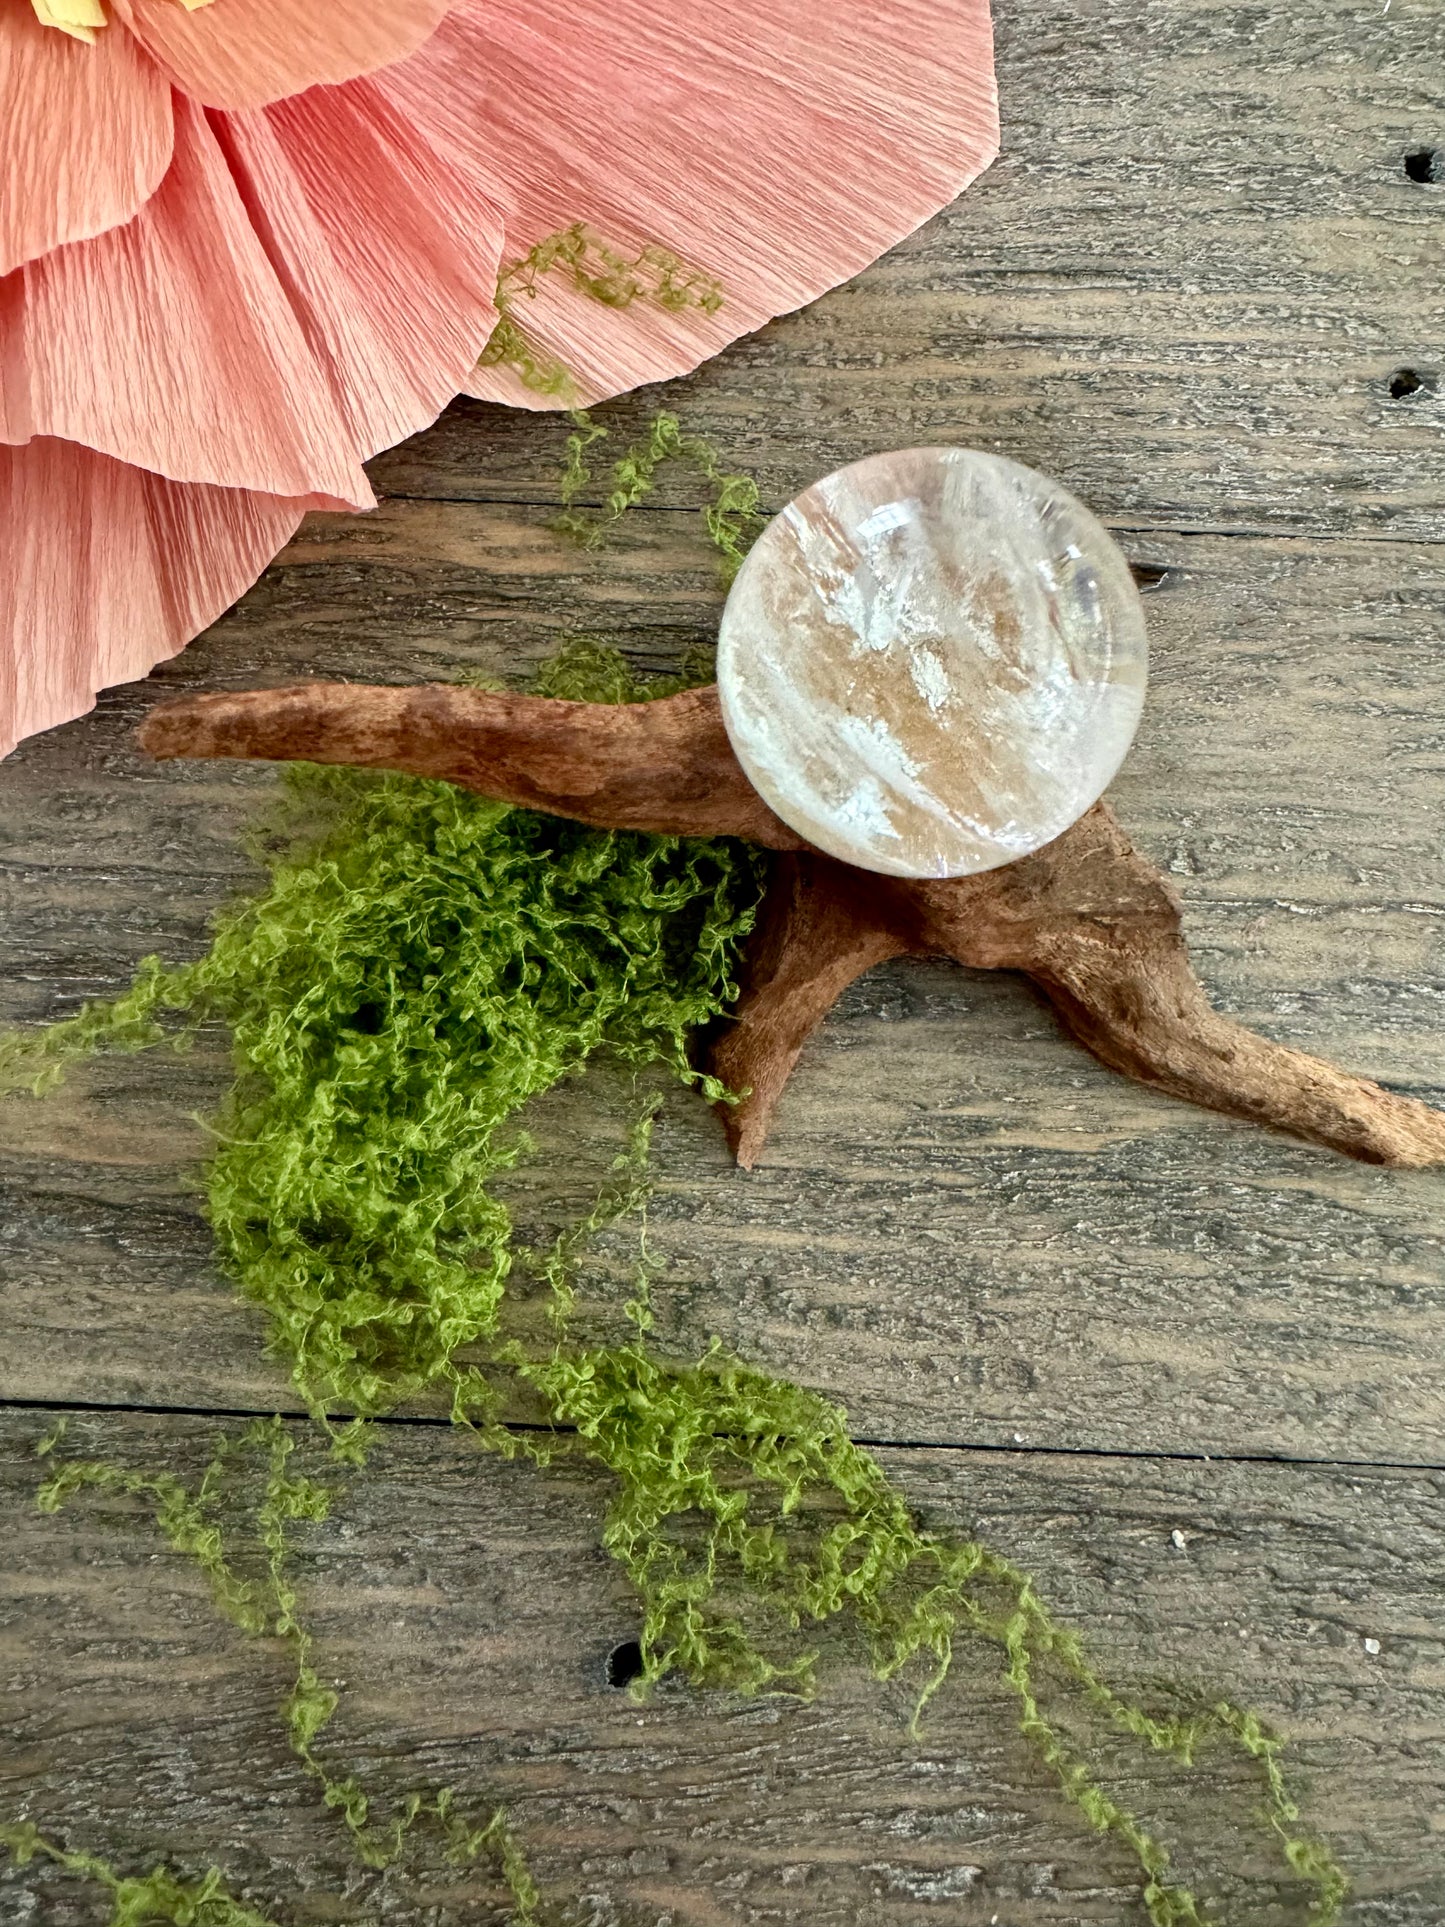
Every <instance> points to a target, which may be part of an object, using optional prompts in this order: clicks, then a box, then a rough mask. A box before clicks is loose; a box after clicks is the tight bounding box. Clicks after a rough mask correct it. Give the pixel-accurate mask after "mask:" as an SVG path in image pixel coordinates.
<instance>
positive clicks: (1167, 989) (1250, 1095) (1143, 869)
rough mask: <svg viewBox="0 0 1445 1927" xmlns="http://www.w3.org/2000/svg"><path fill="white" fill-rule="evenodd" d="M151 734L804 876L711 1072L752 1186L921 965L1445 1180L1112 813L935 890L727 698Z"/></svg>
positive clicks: (354, 699) (1403, 1109)
mask: <svg viewBox="0 0 1445 1927" xmlns="http://www.w3.org/2000/svg"><path fill="white" fill-rule="evenodd" d="M140 734H141V742H142V744H143V746H144V747H145V748H146V749H147V750H149V751H150V753H151V755H153V756H158V757H171V756H240V757H261V758H266V759H269V760H272V761H290V760H303V761H308V762H317V763H355V764H361V765H363V766H365V767H368V768H372V769H390V770H400V771H404V772H406V773H408V774H411V775H416V776H429V777H440V778H444V779H446V780H447V781H449V782H453V783H457V784H459V785H461V786H462V787H463V788H465V789H469V790H475V791H478V792H480V793H481V794H483V795H486V796H495V797H498V798H499V799H501V800H502V801H504V802H508V803H513V804H517V805H519V806H521V807H524V808H527V809H536V810H546V811H550V812H552V813H553V814H555V815H558V816H567V817H572V818H574V819H576V820H577V821H579V822H582V823H590V824H595V825H597V826H599V827H603V828H608V829H629V830H649V831H654V832H657V833H660V834H664V835H681V836H737V837H743V838H745V839H747V840H749V841H751V842H754V843H759V844H762V845H763V846H764V847H765V848H767V849H771V850H776V851H778V852H780V853H782V854H780V857H779V860H778V862H777V864H776V866H775V871H774V876H773V880H772V883H771V886H770V889H769V892H768V896H767V899H766V900H765V903H764V906H763V909H762V911H761V913H760V917H759V924H758V928H757V930H756V932H755V933H754V937H753V940H752V944H751V947H750V951H749V956H748V959H747V972H746V981H745V985H744V991H743V996H742V999H741V1001H740V1003H739V1006H738V1010H737V1016H736V1021H735V1022H734V1023H733V1025H732V1026H731V1027H730V1028H729V1030H728V1031H727V1032H726V1033H725V1034H724V1035H723V1036H722V1038H721V1039H720V1040H719V1042H718V1043H717V1045H716V1047H715V1049H714V1052H713V1068H714V1070H715V1071H716V1073H717V1075H718V1076H719V1077H720V1078H722V1080H723V1081H724V1082H725V1083H726V1084H727V1085H728V1087H729V1088H730V1089H732V1090H736V1091H746V1092H747V1095H746V1096H745V1097H743V1098H742V1100H741V1102H740V1103H738V1104H737V1105H736V1106H729V1107H724V1110H723V1117H724V1123H725V1125H726V1128H727V1132H728V1138H729V1141H730V1143H731V1144H732V1146H733V1149H734V1151H735V1152H736V1154H737V1157H738V1160H739V1162H740V1163H742V1164H744V1165H746V1166H751V1164H752V1163H753V1161H754V1160H755V1159H756V1157H757V1155H758V1153H759V1151H760V1150H761V1149H762V1145H763V1142H764V1140H765V1138H766V1136H767V1132H768V1127H769V1124H770V1122H771V1119H772V1115H773V1111H774V1108H775V1106H776V1104H777V1101H778V1098H779V1096H780V1095H781V1093H782V1090H783V1087H784V1086H785V1084H786V1083H787V1080H788V1077H789V1076H790V1074H791V1072H792V1069H793V1066H794V1064H795V1063H796V1062H797V1059H798V1054H799V1052H800V1051H801V1049H802V1047H803V1044H804V1042H805V1041H806V1039H807V1037H808V1035H809V1033H810V1032H811V1031H812V1030H813V1029H814V1028H815V1026H816V1025H817V1024H818V1023H819V1022H820V1021H821V1019H822V1018H823V1016H824V1015H825V1014H826V1013H827V1011H828V1010H829V1009H830V1008H831V1006H832V1005H833V1003H834V1002H835V1001H836V1000H837V998H838V997H839V996H840V995H841V993H842V992H843V991H844V990H845V989H846V988H847V986H848V985H849V984H850V983H851V982H852V981H853V980H854V979H855V978H856V977H858V976H860V975H861V974H862V973H863V972H864V971H866V970H869V969H871V968H872V966H873V965H874V964H876V963H881V962H882V961H883V960H884V959H885V958H888V957H894V956H898V955H901V954H904V953H918V954H934V955H943V956H949V957H954V958H957V959H958V961H959V962H961V963H965V964H969V965H972V966H973V967H975V968H978V969H984V970H1018V971H1022V972H1023V973H1024V974H1025V975H1027V976H1028V977H1030V978H1031V979H1032V980H1033V982H1034V983H1035V984H1037V985H1038V987H1039V988H1040V990H1042V991H1043V993H1044V995H1045V996H1046V997H1048V999H1049V1000H1050V1002H1051V1003H1052V1004H1053V1006H1054V1009H1055V1010H1056V1011H1057V1013H1058V1015H1059V1018H1060V1020H1061V1022H1062V1023H1063V1025H1064V1027H1065V1029H1066V1030H1067V1031H1069V1033H1070V1034H1071V1035H1072V1036H1074V1037H1075V1038H1077V1039H1078V1041H1079V1042H1080V1043H1081V1044H1083V1045H1084V1046H1085V1047H1086V1048H1087V1049H1089V1050H1090V1051H1092V1052H1093V1054H1094V1055H1095V1056H1096V1057H1097V1058H1099V1060H1100V1061H1101V1062H1102V1063H1105V1064H1107V1065H1109V1066H1110V1068H1111V1069H1113V1070H1117V1071H1121V1072H1122V1073H1123V1074H1124V1075H1125V1076H1126V1077H1132V1078H1134V1079H1136V1080H1137V1081H1138V1082H1140V1083H1142V1084H1148V1085H1151V1086H1152V1087H1153V1088H1155V1089H1156V1090H1162V1091H1167V1092H1169V1093H1170V1094H1171V1095H1172V1096H1175V1097H1180V1098H1184V1099H1186V1100H1187V1101H1188V1102H1190V1103H1193V1104H1201V1105H1205V1106H1208V1107H1209V1108H1210V1109H1212V1110H1218V1111H1227V1112H1230V1113H1232V1114H1233V1115H1235V1116H1238V1117H1245V1118H1251V1119H1253V1120H1254V1121H1256V1122H1258V1123H1262V1124H1270V1125H1274V1126H1276V1127H1278V1128H1279V1129H1280V1130H1284V1131H1289V1132H1291V1133H1293V1134H1294V1135H1295V1136H1296V1137H1303V1138H1308V1139H1311V1140H1313V1141H1314V1142H1315V1143H1318V1144H1324V1145H1328V1146H1329V1147H1330V1148H1331V1149H1333V1150H1336V1151H1342V1152H1344V1153H1345V1154H1346V1155H1347V1156H1349V1157H1355V1158H1362V1159H1365V1160H1367V1161H1368V1162H1371V1163H1376V1164H1393V1165H1427V1164H1439V1163H1445V1115H1442V1114H1441V1113H1440V1112H1438V1111H1433V1110H1431V1109H1430V1108H1429V1106H1428V1105H1425V1104H1421V1103H1418V1102H1417V1101H1416V1100H1415V1099H1413V1098H1408V1097H1401V1096H1398V1095H1396V1094H1395V1093H1393V1092H1390V1091H1385V1090H1382V1089H1381V1088H1380V1086H1379V1085H1377V1084H1371V1083H1369V1082H1368V1081H1367V1080H1366V1079H1364V1078H1359V1077H1352V1076H1351V1075H1350V1074H1349V1073H1348V1072H1346V1071H1342V1070H1339V1069H1337V1068H1336V1067H1335V1066H1334V1065H1332V1064H1327V1063H1325V1062H1323V1061H1322V1060H1320V1059H1318V1058H1314V1057H1308V1056H1306V1055H1305V1054H1304V1053H1303V1052H1301V1051H1295V1050H1290V1049H1288V1048H1287V1047H1286V1046H1284V1045H1282V1044H1274V1043H1271V1042H1270V1041H1269V1040H1268V1039H1266V1038H1263V1037H1260V1036H1258V1035H1257V1034H1256V1033H1254V1032H1253V1031H1250V1030H1246V1029H1245V1028H1244V1026H1243V1025H1240V1024H1236V1023H1233V1022H1231V1021H1230V1020H1229V1019H1228V1018H1225V1017H1222V1016H1221V1015H1220V1014H1219V1013H1218V1012H1217V1011H1216V1010H1214V1009H1213V1008H1212V1007H1211V1005H1210V1003H1209V1000H1208V998H1207V996H1206V995H1205V992H1204V989H1203V986H1202V985H1201V984H1200V983H1199V981H1198V979H1197V978H1196V976H1195V975H1194V972H1193V969H1192V968H1191V966H1190V963H1189V957H1188V952H1187V950H1186V949H1185V944H1184V936H1183V929H1182V920H1181V915H1180V906H1179V902H1178V899H1177V898H1176V896H1175V894H1174V892H1173V890H1172V889H1171V888H1170V886H1169V884H1168V882H1167V881H1166V880H1165V878H1164V877H1163V876H1162V875H1161V874H1160V873H1159V871H1158V870H1156V869H1155V868H1154V866H1153V865H1152V864H1150V863H1148V862H1147V861H1146V860H1145V859H1144V858H1143V857H1141V856H1140V855H1139V853H1138V852H1137V851H1136V850H1135V849H1134V847H1133V845H1132V844H1131V843H1130V842H1129V839H1128V837H1127V836H1125V834H1124V832H1123V831H1122V830H1121V829H1120V827H1119V825H1118V823H1117V822H1116V821H1115V819H1114V817H1113V815H1112V814H1111V812H1110V811H1109V810H1108V809H1107V808H1106V807H1105V806H1104V805H1103V804H1096V805H1095V807H1094V808H1093V809H1092V810H1090V811H1089V813H1088V814H1087V815H1086V816H1084V817H1083V818H1082V819H1081V820H1080V821H1079V822H1078V823H1076V824H1075V825H1074V826H1073V827H1072V828H1071V829H1069V830H1067V831H1066V832H1065V833H1064V835H1063V836H1061V837H1059V838H1058V839H1057V840H1056V841H1055V842H1054V843H1051V844H1050V845H1049V846H1048V847H1047V848H1046V849H1043V850H1039V851H1036V852H1035V853H1034V854H1033V855H1032V856H1028V857H1024V858H1022V859H1021V860H1020V861H1019V862H1017V863H1012V864H1009V865H1008V866H1007V867H1006V868H1004V869H1001V870H993V871H989V872H987V873H986V874H984V875H982V876H974V877H959V878H954V879H951V880H947V881H941V882H913V881H908V880H900V879H896V878H887V877H881V876H876V875H874V874H873V873H871V872H869V871H864V870H858V869H854V868H852V867H851V866H849V865H847V864H843V863H838V862H835V861H834V860H833V859H832V858H830V857H825V856H823V855H822V854H821V853H819V852H818V851H816V850H813V849H811V848H810V847H809V846H808V845H807V844H806V843H804V842H803V840H802V839H801V838H800V837H799V836H797V835H796V834H795V833H794V832H793V831H792V830H790V829H789V828H788V827H787V825H786V824H785V823H783V822H782V821H781V820H780V819H779V818H778V817H777V816H775V815H774V814H773V812H772V810H771V809H769V807H768V806H767V804H766V803H765V802H764V801H763V799H762V798H761V797H760V796H759V795H758V793H757V791H756V790H754V789H753V787H752V785H751V784H750V783H749V782H748V780H747V777H746V776H745V775H744V774H743V770H742V767H741V765H740V764H739V763H738V760H737V758H736V756H735V755H734V754H733V750H732V746H731V744H730V743H729V741H728V738H727V732H726V730H725V729H724V727H723V721H722V712H721V709H720V706H719V703H718V696H717V691H716V689H696V690H689V691H686V692H685V693H684V694H682V695H679V696H671V697H668V698H666V699H664V700H662V701H659V702H653V703H638V704H627V705H612V704H597V703H576V702H560V701H556V700H553V699H550V698H547V697H536V696H512V695H492V694H487V693H484V692H482V691H478V690H469V689H457V688H452V687H448V686H446V685H431V686H426V687H423V688H416V689H377V688H367V687H362V686H357V685H353V684H349V683H308V684H304V685H301V686H299V687H295V688H289V689H269V690H254V691H250V692H248V693H245V694H241V695H213V696H197V697H188V698H186V699H185V700H183V701H181V702H175V703H167V704H165V705H164V706H162V707H161V708H158V709H156V710H153V711H152V712H151V715H150V716H149V718H148V719H147V721H146V722H145V724H144V725H143V727H142V729H141V733H140Z"/></svg>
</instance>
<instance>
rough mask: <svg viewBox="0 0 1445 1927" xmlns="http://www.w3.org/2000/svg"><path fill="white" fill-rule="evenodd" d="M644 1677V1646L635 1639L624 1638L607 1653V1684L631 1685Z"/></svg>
mask: <svg viewBox="0 0 1445 1927" xmlns="http://www.w3.org/2000/svg"><path fill="white" fill-rule="evenodd" d="M641 1678H642V1647H641V1646H640V1645H639V1644H638V1642H637V1641H636V1640H635V1639H624V1640H623V1642H622V1644H621V1645H620V1646H614V1647H613V1648H612V1651H611V1652H610V1653H609V1654H608V1655H607V1684H608V1685H609V1686H630V1685H631V1684H632V1682H633V1680H635V1679H641Z"/></svg>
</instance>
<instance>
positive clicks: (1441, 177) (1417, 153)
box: [1405, 147, 1445, 187]
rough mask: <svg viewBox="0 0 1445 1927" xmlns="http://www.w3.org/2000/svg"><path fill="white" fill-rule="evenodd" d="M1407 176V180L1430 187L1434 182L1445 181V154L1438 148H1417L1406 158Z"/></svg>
mask: <svg viewBox="0 0 1445 1927" xmlns="http://www.w3.org/2000/svg"><path fill="white" fill-rule="evenodd" d="M1405 176H1406V179H1407V180H1411V181H1419V182H1420V184H1421V186H1422V187H1423V186H1428V185H1429V184H1430V183H1431V182H1432V181H1435V182H1438V181H1445V154H1442V153H1441V151H1440V149H1439V148H1438V147H1417V148H1415V150H1414V151H1413V152H1412V153H1409V154H1407V155H1406V156H1405Z"/></svg>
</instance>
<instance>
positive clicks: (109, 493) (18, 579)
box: [0, 438, 309, 756]
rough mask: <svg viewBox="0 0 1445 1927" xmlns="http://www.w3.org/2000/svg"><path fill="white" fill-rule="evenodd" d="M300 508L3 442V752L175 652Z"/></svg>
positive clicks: (71, 452)
mask: <svg viewBox="0 0 1445 1927" xmlns="http://www.w3.org/2000/svg"><path fill="white" fill-rule="evenodd" d="M308 506H309V504H308V503H306V502H304V501H299V502H298V501H284V500H278V499H277V498H276V497H274V496H265V495H250V494H247V493H245V492H244V491H243V490H240V489H221V488H197V487H186V486H183V485H181V484H178V483H175V482H167V481H163V480H162V479H161V477H160V476H158V475H147V474H146V473H145V472H144V471H143V470H141V469H137V468H131V467H129V466H128V465H127V464H126V463H124V462H116V461H112V460H111V459H110V458H109V457H108V456H105V455H96V454H93V453H92V452H91V451H90V450H89V449H87V448H77V447H76V446H75V445H74V444H73V443H70V442H58V441H52V440H49V439H48V438H39V439H37V440H35V441H33V442H30V443H28V444H27V445H26V446H25V447H23V448H11V447H6V446H4V445H0V528H3V529H4V531H5V567H4V570H3V571H0V756H3V755H6V754H8V752H9V751H10V750H12V749H13V748H14V747H15V744H16V743H17V742H18V741H19V739H20V738H21V737H23V736H30V735H33V734H34V733H35V732H36V731H37V730H41V729H49V728H50V727H52V726H53V725H54V724H56V723H62V722H66V721H68V720H69V718H70V717H72V716H79V715H81V714H83V713H84V711H86V710H87V709H89V708H90V707H91V706H92V704H93V703H94V701H95V693H96V691H97V690H99V689H104V688H107V687H108V686H109V685H110V684H112V683H121V682H131V681H133V680H134V679H135V678H136V677H138V676H144V675H145V674H146V673H147V671H148V670H149V669H151V668H152V667H153V665H154V664H156V663H157V662H160V661H162V660H163V659H164V658H165V657H167V656H173V655H174V654H175V653H176V651H177V650H178V649H181V648H183V647H184V645H185V644H186V643H187V642H188V641H189V640H190V638H191V637H192V636H193V635H195V634H196V632H197V631H198V630H200V629H204V628H205V627H206V625H207V624H208V623H210V622H214V620H215V619H216V617H217V616H218V615H220V614H221V613H222V611H223V610H225V609H227V608H228V607H229V606H230V605H231V603H233V602H234V601H235V600H236V598H237V597H238V596H239V595H242V594H243V593H244V592H245V590H246V589H248V588H249V587H250V585H251V584H252V583H253V582H254V581H255V579H256V577H257V576H258V575H259V574H260V573H261V571H262V570H263V569H264V568H265V566H266V564H267V563H268V562H269V561H270V560H271V558H272V556H274V555H275V553H276V551H277V550H278V549H280V548H282V547H283V546H284V545H285V543H286V542H287V541H288V540H289V539H290V537H291V535H292V534H293V532H294V531H295V528H296V525H297V524H298V523H299V522H300V520H301V517H302V514H303V513H304V512H305V510H306V508H307V507H308Z"/></svg>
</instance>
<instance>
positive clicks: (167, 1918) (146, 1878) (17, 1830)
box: [0, 1821, 275, 1927]
mask: <svg viewBox="0 0 1445 1927" xmlns="http://www.w3.org/2000/svg"><path fill="white" fill-rule="evenodd" d="M0 1847H3V1848H5V1849H6V1851H7V1852H8V1853H9V1854H10V1855H11V1857H12V1859H13V1860H14V1861H15V1863H16V1865H17V1866H20V1867H27V1866H29V1865H30V1863H31V1861H32V1860H50V1861H53V1862H54V1863H55V1865H56V1866H58V1867H63V1868H64V1870H65V1871H66V1872H67V1873H73V1874H78V1875H79V1876H80V1877H81V1878H82V1879H85V1880H90V1881H93V1882H94V1883H95V1884H96V1885H97V1886H100V1887H102V1888H104V1889H105V1891H106V1892H107V1893H108V1894H109V1895H110V1906H111V1912H110V1920H109V1922H108V1927H153V1924H154V1927H159V1924H160V1923H166V1927H275V1923H274V1922H272V1921H270V1920H268V1919H266V1917H265V1916H264V1915H262V1914H258V1913H256V1912H255V1911H254V1909H252V1908H250V1907H243V1906H242V1905H241V1903H240V1901H238V1900H233V1899H232V1898H231V1895H230V1894H229V1893H228V1892H227V1891H226V1887H225V1884H224V1882H223V1881H222V1879H221V1875H220V1874H219V1872H218V1871H217V1870H216V1868H214V1867H211V1868H210V1869H209V1870H208V1871H207V1872H206V1873H205V1874H203V1875H202V1876H201V1878H200V1879H199V1880H180V1879H178V1878H177V1877H176V1875H174V1874H173V1873H171V1872H170V1871H169V1870H168V1869H167V1868H165V1867H154V1868H152V1869H151V1871H150V1872H149V1873H148V1874H140V1875H129V1876H127V1875H124V1874H121V1873H118V1872H117V1871H116V1869H115V1868H114V1867H113V1866H111V1864H110V1862H109V1861H107V1860H101V1859H99V1858H98V1857H97V1856H96V1855H95V1854H93V1853H76V1852H71V1851H67V1849H66V1848H64V1847H61V1846H57V1845H56V1843H55V1842H54V1841H53V1840H47V1839H46V1838H45V1836H44V1835H43V1834H41V1833H40V1832H39V1831H38V1830H37V1829H36V1828H35V1827H33V1826H31V1825H30V1824H29V1822H28V1821H21V1822H20V1823H19V1824H18V1825H15V1826H0Z"/></svg>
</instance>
